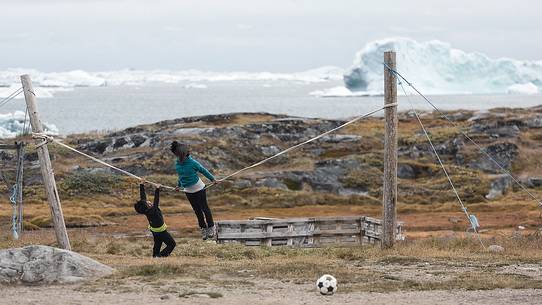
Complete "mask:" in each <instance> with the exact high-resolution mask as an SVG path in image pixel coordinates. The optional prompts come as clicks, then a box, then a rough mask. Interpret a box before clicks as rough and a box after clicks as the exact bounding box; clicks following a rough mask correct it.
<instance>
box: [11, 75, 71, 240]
mask: <svg viewBox="0 0 542 305" xmlns="http://www.w3.org/2000/svg"><path fill="white" fill-rule="evenodd" d="M21 83H22V84H23V92H24V98H25V100H26V107H27V109H28V114H29V116H30V124H31V125H32V132H34V133H43V125H42V123H41V120H40V117H39V115H38V107H37V104H36V95H35V94H34V88H33V87H32V81H31V80H30V76H28V75H22V76H21ZM38 143H40V140H37V141H36V144H38ZM36 150H37V151H38V158H39V161H40V169H41V175H42V177H43V183H44V185H45V193H46V194H47V200H48V202H49V208H50V209H51V218H52V219H53V226H54V229H55V234H56V240H57V242H58V245H59V246H60V247H61V248H63V249H66V250H70V249H71V247H70V239H69V238H68V232H67V231H66V224H65V223H64V215H63V214H62V206H61V205H60V198H59V196H58V192H57V189H56V182H55V175H54V173H53V167H52V165H51V159H50V158H49V149H48V147H47V144H45V145H41V146H39V147H38V148H37V149H36Z"/></svg>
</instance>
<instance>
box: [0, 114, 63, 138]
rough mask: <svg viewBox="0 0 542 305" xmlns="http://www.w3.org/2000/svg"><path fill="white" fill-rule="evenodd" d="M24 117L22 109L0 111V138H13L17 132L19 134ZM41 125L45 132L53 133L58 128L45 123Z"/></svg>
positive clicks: (56, 132)
mask: <svg viewBox="0 0 542 305" xmlns="http://www.w3.org/2000/svg"><path fill="white" fill-rule="evenodd" d="M24 119H25V113H24V112H22V111H15V112H13V113H6V114H2V113H0V139H8V138H14V137H16V136H17V135H18V134H21V133H22V131H23V128H24ZM27 124H28V122H27ZM43 125H44V129H45V132H47V133H49V134H54V135H56V134H58V128H56V126H55V125H53V124H47V123H44V124H43ZM27 126H28V125H27Z"/></svg>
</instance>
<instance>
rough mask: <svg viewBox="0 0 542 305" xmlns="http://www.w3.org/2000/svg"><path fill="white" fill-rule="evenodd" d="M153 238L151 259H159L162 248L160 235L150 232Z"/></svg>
mask: <svg viewBox="0 0 542 305" xmlns="http://www.w3.org/2000/svg"><path fill="white" fill-rule="evenodd" d="M152 237H153V238H154V247H152V257H160V248H162V239H161V238H160V233H155V232H152Z"/></svg>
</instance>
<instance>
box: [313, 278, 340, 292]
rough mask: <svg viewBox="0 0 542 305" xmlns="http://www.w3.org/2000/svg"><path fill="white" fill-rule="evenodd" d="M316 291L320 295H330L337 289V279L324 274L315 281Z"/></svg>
mask: <svg viewBox="0 0 542 305" xmlns="http://www.w3.org/2000/svg"><path fill="white" fill-rule="evenodd" d="M316 287H317V288H318V292H320V294H322V295H332V294H334V293H335V292H336V291H337V279H336V278H334V277H333V276H332V275H329V274H324V275H322V277H321V278H319V279H318V281H317V282H316Z"/></svg>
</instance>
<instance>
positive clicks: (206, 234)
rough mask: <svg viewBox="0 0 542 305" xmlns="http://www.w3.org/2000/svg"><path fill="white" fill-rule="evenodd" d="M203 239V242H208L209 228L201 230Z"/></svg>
mask: <svg viewBox="0 0 542 305" xmlns="http://www.w3.org/2000/svg"><path fill="white" fill-rule="evenodd" d="M201 238H203V240H207V238H208V233H207V228H201Z"/></svg>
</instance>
